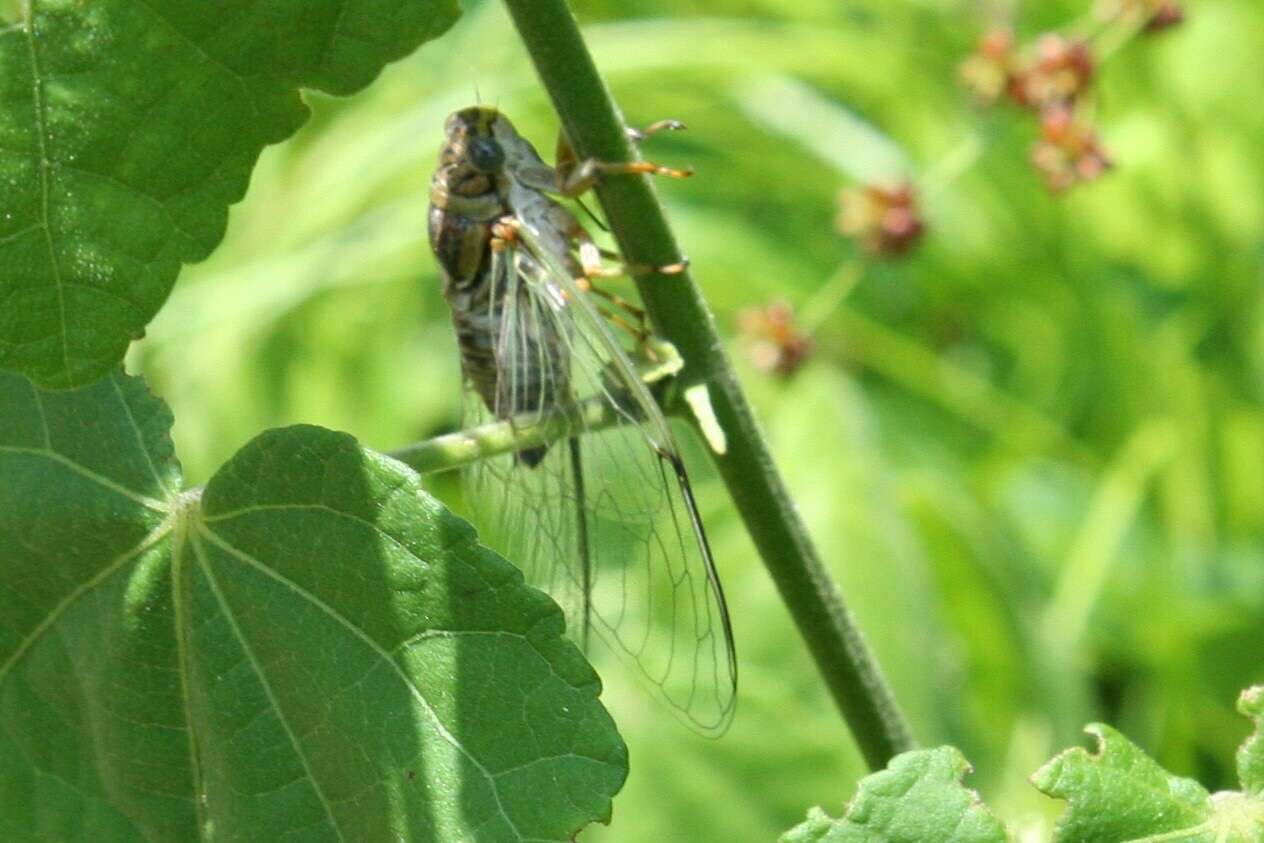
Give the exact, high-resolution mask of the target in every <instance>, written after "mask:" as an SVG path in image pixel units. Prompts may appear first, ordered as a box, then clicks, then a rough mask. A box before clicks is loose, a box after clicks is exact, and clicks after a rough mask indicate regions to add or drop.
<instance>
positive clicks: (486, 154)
mask: <svg viewBox="0 0 1264 843" xmlns="http://www.w3.org/2000/svg"><path fill="white" fill-rule="evenodd" d="M466 151H467V153H468V154H469V156H470V163H471V164H473V165H474V169H476V170H479V171H480V172H483V173H495V172H498V171H499V170H500V168H501V167H503V166H504V165H505V150H503V149H501V147H500V144H499V143H497V142H496V141H495V140H493V139H492V138H474V139H473V140H471V141H470V142H469V145H468V146H467V147H466Z"/></svg>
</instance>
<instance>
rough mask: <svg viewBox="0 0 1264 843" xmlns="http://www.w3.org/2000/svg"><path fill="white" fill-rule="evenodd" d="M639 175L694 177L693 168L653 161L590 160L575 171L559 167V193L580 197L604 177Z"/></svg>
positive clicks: (678, 177)
mask: <svg viewBox="0 0 1264 843" xmlns="http://www.w3.org/2000/svg"><path fill="white" fill-rule="evenodd" d="M637 173H646V174H648V175H652V176H666V177H668V178H672V179H687V178H689V177H690V176H692V175H693V168H691V167H686V168H684V169H677V168H675V167H664V166H663V165H662V164H655V163H654V162H653V161H598V160H597V159H596V158H589V159H588V160H587V161H583V162H580V164H579V165H578V166H576V167H575V168H574V169H573V170H569V171H567V170H564V169H562V168H560V167H559V169H558V175H559V176H560V177H561V181H562V183H561V184H560V185H558V192H559V193H561V194H562V195H563V196H570V197H574V196H579V195H580V194H581V193H584V192H586V191H588V190H590V189H591V188H592V186H593V185H594V184H596V183H597V180H598V179H599V178H601V177H602V176H618V175H635V174H637Z"/></svg>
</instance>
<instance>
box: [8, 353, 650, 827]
mask: <svg viewBox="0 0 1264 843" xmlns="http://www.w3.org/2000/svg"><path fill="white" fill-rule="evenodd" d="M169 424H170V416H169V414H168V412H167V410H166V408H165V407H164V406H163V405H162V404H161V402H159V401H158V400H156V399H154V398H153V397H151V396H150V395H149V394H148V393H147V392H146V391H145V389H144V387H143V385H142V384H141V382H140V381H139V380H137V379H131V378H127V377H125V376H122V375H114V376H110V377H108V378H106V379H105V380H103V381H101V382H99V383H97V384H94V385H92V386H89V387H86V388H83V389H80V390H76V391H73V392H60V393H56V392H53V393H50V392H42V391H40V390H38V389H36V388H34V387H32V386H31V384H30V383H29V382H28V381H26V380H25V379H23V378H21V377H18V376H15V375H0V548H3V550H2V551H0V553H2V554H3V558H2V560H0V561H2V563H3V564H2V567H0V839H4V840H6V841H24V840H82V841H89V840H91V841H110V840H119V841H123V840H127V841H132V840H140V839H145V840H156V841H157V840H169V841H188V840H194V839H199V837H201V838H204V839H217V840H220V839H222V840H243V839H250V840H273V839H275V840H303V841H309V840H310V841H316V840H352V839H354V840H404V841H468V840H480V841H502V840H503V841H522V840H556V841H566V840H570V839H571V837H572V835H573V834H574V833H575V832H576V831H577V830H578V829H579V828H581V827H582V826H583V825H585V824H586V823H588V822H591V821H593V820H604V819H606V818H608V816H609V813H610V800H611V797H612V795H613V794H614V793H615V792H617V791H618V789H619V787H620V786H621V784H622V782H623V779H624V777H625V775H626V760H627V758H626V750H625V748H624V746H623V743H622V741H621V740H620V739H619V737H618V735H617V733H616V732H615V731H614V727H613V724H612V722H611V720H610V718H609V716H608V715H607V714H606V712H605V710H604V709H603V708H602V707H601V706H600V704H599V702H598V700H597V695H598V693H599V690H600V684H599V682H598V680H597V678H596V676H595V674H593V672H592V670H591V668H589V666H588V665H587V663H586V662H585V661H584V659H583V658H582V656H581V655H580V653H579V651H578V650H576V649H575V648H574V646H573V645H571V644H570V643H568V642H567V641H566V640H565V639H564V638H563V637H562V635H563V626H562V615H561V612H560V610H559V609H558V608H557V607H556V606H555V605H554V604H553V603H552V602H551V601H550V600H549V599H548V598H547V597H545V596H544V595H543V594H541V593H540V592H537V591H535V590H533V589H530V588H528V587H527V586H525V585H524V584H523V581H522V577H521V575H520V574H519V573H518V571H517V570H516V569H515V568H514V567H513V566H511V565H510V564H509V563H508V562H506V561H504V560H503V559H501V558H500V557H498V556H497V555H495V554H494V553H492V552H491V551H489V550H487V549H485V548H483V547H482V546H480V545H479V544H478V543H477V541H476V537H475V534H474V532H473V530H472V529H471V528H470V527H469V526H468V525H467V524H466V523H465V522H463V521H461V520H459V519H457V518H456V517H455V516H453V515H451V514H450V513H449V512H448V511H447V510H445V509H444V508H443V507H442V506H441V505H440V504H438V503H437V502H435V501H434V500H432V499H431V498H429V497H428V496H427V495H426V494H425V493H424V492H423V491H422V490H421V489H420V487H419V485H418V483H417V479H416V476H415V475H414V474H413V473H412V472H411V471H409V470H408V469H406V468H404V467H403V466H401V465H400V464H398V463H396V462H394V461H392V460H389V459H388V458H386V457H383V456H380V455H378V454H374V453H372V452H370V451H367V450H365V449H363V448H361V447H360V446H359V445H357V444H356V442H355V441H354V440H353V439H352V438H351V437H349V436H346V435H343V434H338V433H333V432H330V431H327V430H323V429H320V428H315V427H295V428H288V429H284V430H277V431H272V432H269V433H265V434H264V435H262V436H260V437H258V438H257V439H255V440H254V441H253V442H251V443H249V444H248V445H246V446H245V447H244V448H243V449H242V450H241V451H240V452H239V453H238V454H237V455H236V456H235V457H234V458H233V459H232V460H231V461H230V462H229V463H228V464H227V465H225V466H224V467H223V468H222V469H221V470H220V471H219V472H218V473H217V474H216V475H215V477H214V478H213V479H212V480H211V482H210V483H209V484H208V485H207V487H206V489H205V491H204V492H200V491H198V490H193V491H188V492H180V491H178V484H179V469H178V466H177V464H176V461H175V459H174V455H173V453H172V448H171V445H170V440H169V439H168V433H167V431H168V427H169Z"/></svg>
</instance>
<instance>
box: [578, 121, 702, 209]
mask: <svg viewBox="0 0 1264 843" xmlns="http://www.w3.org/2000/svg"><path fill="white" fill-rule="evenodd" d="M684 129H685V124H684V123H682V122H680V121H679V120H659V121H657V122H655V123H651V124H650V125H648V126H646V127H645V128H644V129H634V128H631V127H629V128H628V129H627V133H628V137H629V138H630V139H631V140H633V141H642V140H645V139H646V138H648V137H649V136H650V135H655V134H658V133H659V132H680V131H684ZM554 168H555V169H556V170H557V179H558V184H557V190H558V192H559V193H561V194H562V195H563V196H568V197H571V198H575V197H577V196H579V195H580V194H582V193H585V192H587V191H588V190H590V189H591V188H592V186H593V185H594V184H596V183H597V180H598V179H599V178H601V177H602V176H603V175H628V174H637V173H645V174H648V175H654V176H666V177H668V178H673V179H686V178H689V177H690V176H692V175H693V168H691V167H685V168H683V169H680V168H676V167H665V166H663V165H662V164H655V163H653V162H652V161H599V160H597V159H596V158H589V159H586V160H584V161H581V160H579V157H578V156H577V155H576V154H575V149H574V147H572V146H571V144H570V141H569V140H568V139H567V137H566V134H565V132H563V133H561V134H559V135H558V139H557V163H556V164H555V165H554Z"/></svg>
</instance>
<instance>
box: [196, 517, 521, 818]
mask: <svg viewBox="0 0 1264 843" xmlns="http://www.w3.org/2000/svg"><path fill="white" fill-rule="evenodd" d="M199 530H200V532H201V533H202V534H203V535H204V536H205V537H206V538H207V540H208V541H210V542H211V543H212V544H215V545H216V546H217V547H219V548H220V549H221V550H223V551H224V552H225V553H227V554H229V555H230V556H233V557H235V558H236V559H239V560H240V561H242V562H244V563H245V564H247V565H249V566H250V567H252V568H254V569H255V570H257V571H259V572H260V573H261V574H263V575H264V576H266V577H269V578H271V579H273V580H275V581H277V582H279V583H281V584H282V585H284V586H286V587H287V588H289V589H291V590H292V591H293V592H294V593H295V594H298V595H299V596H301V597H303V598H304V599H305V600H308V601H310V602H311V604H312V605H313V606H314V607H316V608H317V609H319V610H320V611H322V612H324V613H325V614H326V615H328V616H329V617H330V618H331V619H333V620H334V621H336V622H337V623H339V624H341V625H342V626H343V627H344V628H346V629H347V631H349V632H350V633H351V634H352V635H354V636H355V637H356V638H358V639H360V641H362V642H363V643H364V645H365V646H366V647H368V648H369V649H370V650H371V651H373V652H374V653H375V654H377V656H378V658H380V659H381V660H382V661H383V662H385V663H386V664H387V665H388V666H389V667H390V669H391V670H392V671H394V672H395V675H396V676H397V677H398V678H399V680H400V681H401V682H403V683H404V686H405V687H406V688H408V690H409V691H410V692H411V693H412V695H413V697H414V698H415V699H416V700H417V702H418V703H419V704H420V705H421V707H422V709H423V710H424V711H425V712H426V714H427V715H428V716H429V718H430V720H431V722H432V723H433V724H434V728H435V731H436V732H438V734H439V736H440V737H441V738H442V739H443V740H444V741H446V742H447V743H448V745H449V746H451V747H452V748H453V749H455V750H456V751H457V752H459V753H460V754H461V755H463V756H464V757H465V758H466V759H467V760H468V761H469V762H470V763H471V764H473V765H474V767H475V769H477V770H478V771H479V772H480V773H481V774H482V776H483V778H484V779H485V780H486V781H487V785H488V787H489V788H490V789H491V792H492V794H493V795H494V796H495V798H496V809H497V810H498V811H499V812H500V815H501V816H502V817H504V820H505V822H506V823H508V824H509V827H510V828H511V829H512V830H513V833H514V835H515V836H516V837H518V838H519V839H521V838H522V833H521V832H520V831H519V830H518V826H517V825H516V824H515V823H514V821H513V819H512V818H511V817H510V816H509V813H508V811H506V810H505V806H504V803H503V802H502V801H501V798H500V790H499V788H497V786H496V777H495V776H494V775H493V774H492V773H491V771H489V770H488V769H487V768H486V767H485V766H483V763H482V762H481V761H479V760H478V758H476V757H475V756H474V755H473V754H472V753H471V752H470V751H469V750H468V749H466V747H465V745H464V744H462V743H461V742H460V741H459V740H457V738H456V736H455V735H453V734H452V733H451V732H450V731H448V728H447V727H446V726H445V725H444V723H443V720H442V719H440V717H439V715H438V713H437V712H436V711H435V710H434V708H433V707H432V706H431V705H430V701H429V700H427V699H426V696H425V694H423V693H422V691H421V689H420V688H419V687H417V685H415V684H414V683H413V681H412V678H411V677H410V676H409V675H408V674H407V673H405V672H404V670H403V668H401V667H400V665H399V662H397V661H396V660H395V658H394V657H393V656H392V655H391V653H390V652H389V651H387V650H385V649H384V648H383V647H382V646H381V645H380V644H378V643H377V642H376V641H374V640H373V639H372V638H371V637H369V635H368V634H367V633H366V632H364V630H362V629H360V628H359V627H358V626H356V625H355V624H353V623H351V621H349V620H347V619H346V618H345V617H343V616H342V615H340V614H339V613H338V612H336V611H335V610H334V608H333V607H332V606H330V605H328V604H327V603H325V602H324V601H323V600H321V599H320V598H318V597H317V596H316V595H314V594H312V593H311V592H309V591H307V590H306V589H304V588H303V587H301V586H300V585H299V584H298V583H296V582H294V581H292V580H289V579H286V578H285V577H283V576H281V575H280V574H279V573H277V572H276V571H274V570H272V569H271V568H269V567H268V566H267V565H265V564H263V563H262V562H261V561H259V560H258V559H255V558H254V557H253V556H251V555H250V554H248V553H246V552H245V551H242V550H239V549H238V548H236V547H233V546H232V545H231V544H229V543H228V542H227V541H225V540H224V539H223V538H221V537H220V536H217V535H216V534H215V533H214V531H212V530H211V529H209V527H207V523H206V522H205V521H203V522H202V524H200V525H199ZM414 558H417V557H416V556H415V555H414ZM417 561H419V562H421V561H422V560H420V559H417Z"/></svg>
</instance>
